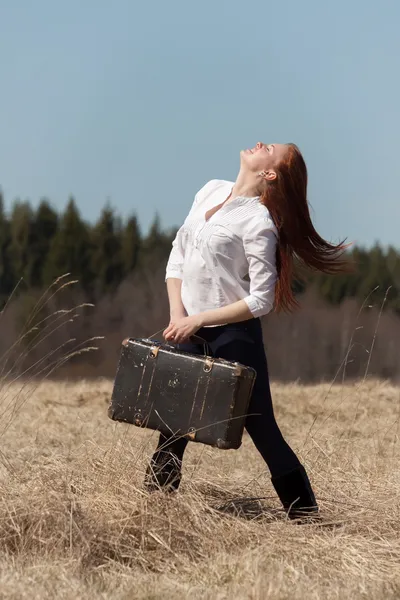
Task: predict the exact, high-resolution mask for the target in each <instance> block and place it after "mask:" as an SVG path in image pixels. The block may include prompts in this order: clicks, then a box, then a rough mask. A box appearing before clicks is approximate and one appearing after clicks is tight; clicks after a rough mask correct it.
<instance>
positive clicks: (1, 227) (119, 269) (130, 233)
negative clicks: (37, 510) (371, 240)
mask: <svg viewBox="0 0 400 600" xmlns="http://www.w3.org/2000/svg"><path fill="white" fill-rule="evenodd" d="M174 234H175V231H164V230H162V228H161V226H160V222H159V219H158V217H157V216H156V217H155V219H154V221H153V224H152V225H151V227H150V230H149V231H148V233H147V234H146V235H143V234H142V232H141V229H140V225H139V223H138V219H137V217H136V216H135V215H132V216H131V217H129V218H128V219H126V220H122V219H121V218H120V217H119V216H118V215H116V214H115V212H114V210H113V209H112V208H111V207H110V206H105V207H104V208H103V210H102V211H101V214H100V216H99V218H98V220H97V222H96V223H94V224H93V225H92V224H89V223H87V222H85V221H84V220H83V219H82V218H81V215H80V213H79V210H78V208H77V205H76V203H75V201H74V199H73V198H71V199H70V200H69V202H68V204H67V207H66V209H65V211H64V212H63V213H62V214H59V213H58V212H57V211H56V210H54V208H53V207H52V205H51V203H50V202H49V201H47V200H42V201H41V202H40V204H39V205H38V207H37V208H36V209H33V208H32V206H31V205H30V204H29V202H15V203H14V204H13V206H12V209H11V211H10V214H9V215H8V214H6V212H5V209H4V202H3V198H2V196H1V194H0V299H1V300H2V301H3V302H4V300H5V299H6V298H8V296H9V295H10V293H11V292H12V291H13V289H14V288H15V286H16V285H17V283H18V282H19V280H20V279H21V278H22V279H23V281H24V286H25V287H27V288H29V289H43V288H46V287H47V286H48V285H50V284H51V283H52V282H53V281H54V279H56V278H57V277H58V276H60V275H62V274H64V273H71V275H72V276H73V277H74V278H76V279H78V280H79V285H80V287H81V289H82V290H83V291H84V292H85V293H86V294H87V296H88V297H89V298H90V299H91V300H96V299H98V298H100V297H102V296H104V294H112V293H114V292H115V291H116V289H117V288H118V286H119V285H120V284H121V283H122V282H123V281H125V280H126V279H127V277H129V276H131V275H132V274H133V273H139V272H141V273H145V272H151V271H153V270H154V269H155V268H159V266H160V265H161V264H164V263H165V261H166V260H167V257H168V253H169V251H170V248H171V243H172V239H173V237H174ZM349 260H351V261H352V262H353V264H354V272H353V273H348V274H342V275H337V276H334V277H332V276H324V275H321V274H315V273H306V274H305V275H304V277H301V279H299V280H298V281H297V283H296V284H295V289H296V292H297V293H300V294H304V292H305V291H307V290H308V289H309V288H314V289H315V290H316V291H317V292H318V294H319V296H320V297H321V298H322V299H324V300H326V301H328V302H329V303H331V304H336V305H338V304H340V303H341V302H342V301H343V300H344V299H345V298H355V299H357V300H359V301H360V302H363V301H364V300H365V299H366V298H367V297H368V295H369V294H370V293H371V292H372V290H375V292H374V302H377V303H383V301H384V299H385V295H386V294H387V299H386V302H385V306H386V307H388V308H392V309H394V310H396V311H400V293H399V292H400V252H399V251H398V250H396V249H395V248H393V247H389V248H387V249H383V248H382V247H381V246H379V245H378V244H376V245H375V246H374V247H373V248H371V249H364V248H360V247H355V248H353V249H352V250H351V251H350V252H349ZM388 290H389V291H388Z"/></svg>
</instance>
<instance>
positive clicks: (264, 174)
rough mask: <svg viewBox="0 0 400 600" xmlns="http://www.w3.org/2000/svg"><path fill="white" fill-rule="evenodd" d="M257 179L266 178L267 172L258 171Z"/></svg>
mask: <svg viewBox="0 0 400 600" xmlns="http://www.w3.org/2000/svg"><path fill="white" fill-rule="evenodd" d="M258 176H259V177H266V176H267V171H260V172H259V174H258Z"/></svg>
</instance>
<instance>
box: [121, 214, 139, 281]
mask: <svg viewBox="0 0 400 600" xmlns="http://www.w3.org/2000/svg"><path fill="white" fill-rule="evenodd" d="M140 246H141V234H140V228H139V224H138V220H137V218H136V216H135V215H134V216H132V217H130V218H129V219H128V222H127V223H126V225H125V228H124V230H123V232H122V242H121V255H122V267H123V274H124V277H126V276H127V275H129V273H132V271H134V270H135V268H136V266H137V264H138V260H139V252H140Z"/></svg>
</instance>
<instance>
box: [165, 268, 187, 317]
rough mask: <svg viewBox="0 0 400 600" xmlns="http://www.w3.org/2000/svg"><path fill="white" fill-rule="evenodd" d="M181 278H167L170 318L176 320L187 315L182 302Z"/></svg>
mask: <svg viewBox="0 0 400 600" xmlns="http://www.w3.org/2000/svg"><path fill="white" fill-rule="evenodd" d="M181 290H182V279H178V278H175V277H168V278H167V292H168V300H169V315H170V320H171V322H172V321H176V320H177V319H182V318H184V317H186V316H187V313H186V310H185V307H184V306H183V303H182V293H181Z"/></svg>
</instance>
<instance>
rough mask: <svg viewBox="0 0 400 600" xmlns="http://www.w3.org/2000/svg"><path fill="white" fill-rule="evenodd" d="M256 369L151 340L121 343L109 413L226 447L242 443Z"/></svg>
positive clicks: (164, 430) (141, 424)
mask: <svg viewBox="0 0 400 600" xmlns="http://www.w3.org/2000/svg"><path fill="white" fill-rule="evenodd" d="M255 378H256V372H255V370H254V369H252V368H250V367H246V366H244V365H241V364H239V363H232V362H228V361H225V360H223V359H218V358H211V357H209V356H201V355H200V356H199V355H196V354H188V353H185V352H182V351H179V350H177V349H176V348H175V346H171V345H168V344H162V343H160V342H155V341H152V340H148V339H133V338H132V339H127V340H125V341H124V342H123V344H122V351H121V356H120V361H119V365H118V369H117V374H116V378H115V382H114V389H113V393H112V398H111V403H110V406H109V409H108V416H109V417H110V418H111V419H113V420H115V421H124V422H126V423H133V424H134V425H137V426H139V427H147V428H149V429H157V430H159V431H161V432H162V433H164V434H165V435H167V436H170V435H176V436H184V437H186V438H187V439H189V440H191V441H195V442H202V443H203V444H209V445H210V446H216V447H218V448H222V449H233V448H239V446H240V445H241V441H242V435H243V428H244V422H245V417H246V414H247V410H248V405H249V401H250V396H251V392H252V389H253V385H254V381H255Z"/></svg>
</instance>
